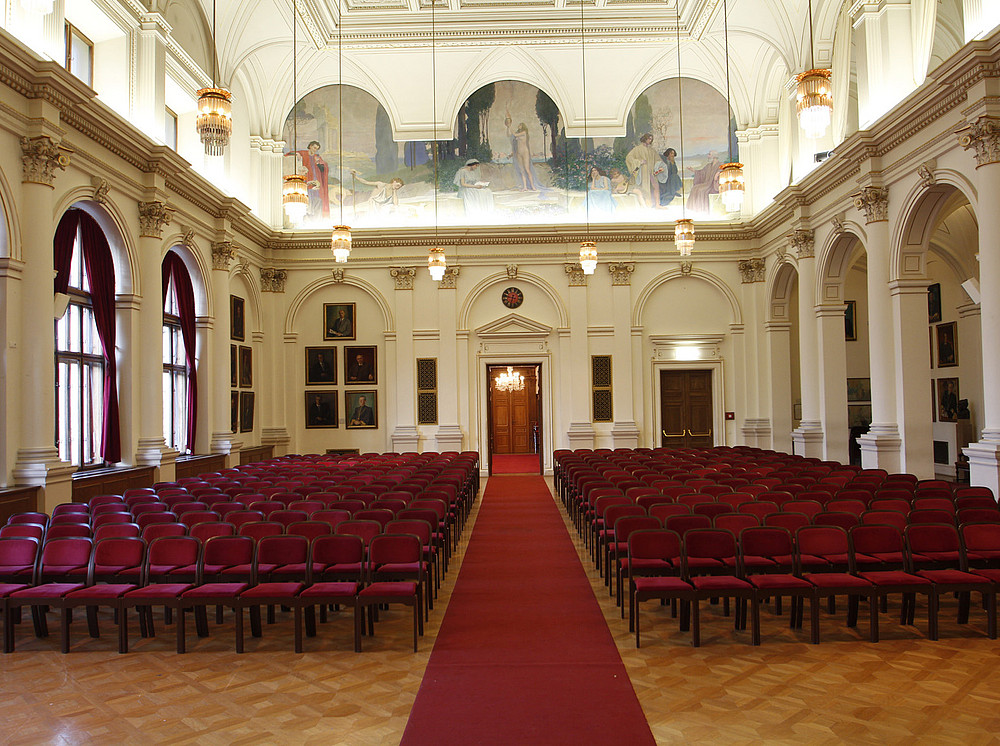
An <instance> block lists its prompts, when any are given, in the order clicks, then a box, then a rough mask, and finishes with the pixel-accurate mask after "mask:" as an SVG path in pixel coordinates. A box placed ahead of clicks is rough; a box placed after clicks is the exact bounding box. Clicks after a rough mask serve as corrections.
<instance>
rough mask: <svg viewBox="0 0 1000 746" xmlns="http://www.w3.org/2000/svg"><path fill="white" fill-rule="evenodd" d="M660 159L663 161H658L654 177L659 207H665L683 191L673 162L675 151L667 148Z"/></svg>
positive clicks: (682, 185) (682, 184)
mask: <svg viewBox="0 0 1000 746" xmlns="http://www.w3.org/2000/svg"><path fill="white" fill-rule="evenodd" d="M661 157H662V159H663V160H662V161H660V165H659V166H657V169H656V171H655V172H654V175H655V176H656V180H657V181H658V182H659V184H660V202H659V204H660V207H666V206H667V205H669V204H670V203H671V202H672V201H673V200H674V197H676V196H677V195H678V194H680V193H681V192H682V191H683V189H684V182H683V181H682V180H681V177H680V174H678V173H677V163H676V162H675V161H674V159H675V158H676V157H677V151H676V150H674V149H673V148H667V149H666V150H664V151H663V155H662V156H661Z"/></svg>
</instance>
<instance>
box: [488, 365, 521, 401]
mask: <svg viewBox="0 0 1000 746" xmlns="http://www.w3.org/2000/svg"><path fill="white" fill-rule="evenodd" d="M493 385H494V386H495V387H496V390H497V391H504V392H506V393H508V394H509V393H510V392H512V391H524V376H522V375H521V374H520V373H515V372H514V367H513V366H511V365H508V366H507V370H506V371H505V372H503V373H501V374H500V375H498V376H497V377H496V378H495V379H494V384H493Z"/></svg>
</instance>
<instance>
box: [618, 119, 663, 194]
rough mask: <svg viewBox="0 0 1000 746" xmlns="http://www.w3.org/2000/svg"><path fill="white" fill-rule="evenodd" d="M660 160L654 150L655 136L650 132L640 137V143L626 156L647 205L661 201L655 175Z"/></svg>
mask: <svg viewBox="0 0 1000 746" xmlns="http://www.w3.org/2000/svg"><path fill="white" fill-rule="evenodd" d="M659 162H660V156H658V155H657V154H656V151H655V150H653V136H652V135H651V134H649V133H648V132H647V133H646V134H645V135H643V136H642V137H640V138H639V144H638V145H636V146H635V147H634V148H632V149H631V150H630V151H629V152H628V155H626V156H625V167H626V168H628V170H629V173H630V174H631V178H632V179H634V180H635V185H636V186H637V187H638V188H639V191H640V192H642V197H643V200H644V201H645V203H646V205H647V206H651V207H652V206H655V205H657V204H659V202H660V187H659V183H658V182H657V181H656V177H655V176H654V175H653V172H654V171H655V170H656V166H657V164H658V163H659Z"/></svg>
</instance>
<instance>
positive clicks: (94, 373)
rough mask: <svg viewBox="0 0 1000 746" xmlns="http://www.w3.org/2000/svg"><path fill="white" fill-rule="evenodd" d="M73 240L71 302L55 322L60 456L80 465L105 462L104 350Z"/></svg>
mask: <svg viewBox="0 0 1000 746" xmlns="http://www.w3.org/2000/svg"><path fill="white" fill-rule="evenodd" d="M79 244H80V240H79V235H77V236H76V237H75V239H74V243H73V258H72V260H71V262H70V269H69V286H68V288H67V294H68V295H69V306H68V307H67V309H66V313H64V314H63V316H62V318H61V319H59V320H58V321H57V322H56V371H57V375H56V418H57V425H56V441H57V442H58V444H59V458H60V459H61V460H63V461H69V462H71V463H73V464H76V465H77V466H96V465H101V464H103V463H104V459H103V457H102V456H101V454H100V446H101V425H102V422H103V421H104V354H103V352H102V348H101V340H100V337H99V336H98V334H97V325H96V323H95V321H94V305H93V301H92V299H91V295H90V280H89V278H88V277H87V270H86V267H85V266H84V261H83V252H82V251H81V250H80V246H79Z"/></svg>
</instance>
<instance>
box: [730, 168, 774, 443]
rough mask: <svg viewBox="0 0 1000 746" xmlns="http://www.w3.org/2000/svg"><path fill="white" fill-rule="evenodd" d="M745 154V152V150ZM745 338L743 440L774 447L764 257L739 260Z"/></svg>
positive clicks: (740, 409)
mask: <svg viewBox="0 0 1000 746" xmlns="http://www.w3.org/2000/svg"><path fill="white" fill-rule="evenodd" d="M741 155H742V153H741ZM739 270H740V275H741V276H742V280H743V283H742V285H741V290H742V293H741V298H740V300H741V301H742V304H743V321H744V325H743V328H744V332H745V340H743V353H742V359H743V360H744V363H743V372H742V375H740V376H738V377H737V378H736V385H737V388H738V394H739V399H738V400H737V404H736V420H737V422H739V423H740V437H739V440H740V442H742V443H744V444H746V445H748V446H755V447H758V448H770V446H771V438H770V435H771V423H770V420H768V418H767V407H766V406H765V401H766V400H767V399H768V398H769V397H768V396H767V392H765V391H764V390H762V388H761V384H760V381H761V380H762V379H761V374H762V372H763V371H762V367H763V366H764V356H765V354H766V349H765V348H764V337H763V336H762V332H763V329H764V325H763V320H764V319H765V317H766V314H765V309H764V287H765V285H764V278H765V265H764V260H763V259H744V260H742V261H740V263H739Z"/></svg>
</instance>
